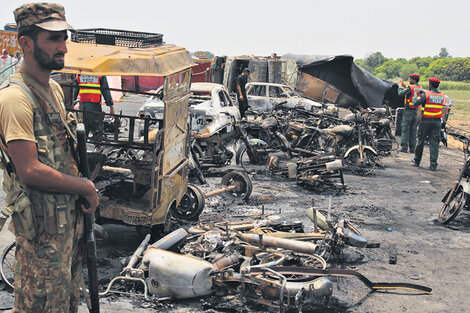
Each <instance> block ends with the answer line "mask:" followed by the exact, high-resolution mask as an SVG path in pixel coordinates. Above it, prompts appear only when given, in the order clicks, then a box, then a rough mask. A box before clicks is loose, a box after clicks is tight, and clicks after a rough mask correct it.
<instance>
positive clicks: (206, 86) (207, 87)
mask: <svg viewBox="0 0 470 313" xmlns="http://www.w3.org/2000/svg"><path fill="white" fill-rule="evenodd" d="M214 88H222V89H225V86H224V85H221V84H217V83H191V91H200V92H212V90H213V89H214Z"/></svg>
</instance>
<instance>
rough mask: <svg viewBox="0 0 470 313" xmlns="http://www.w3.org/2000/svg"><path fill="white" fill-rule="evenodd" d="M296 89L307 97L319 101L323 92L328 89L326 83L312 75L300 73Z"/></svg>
mask: <svg viewBox="0 0 470 313" xmlns="http://www.w3.org/2000/svg"><path fill="white" fill-rule="evenodd" d="M297 89H298V90H299V91H301V92H302V93H303V94H304V95H306V96H307V97H310V98H312V99H315V100H317V101H321V100H322V98H323V93H324V92H325V90H327V89H328V84H327V83H326V82H324V81H322V80H321V79H318V78H316V77H313V76H312V75H309V74H306V73H301V75H300V78H299V81H298V83H297Z"/></svg>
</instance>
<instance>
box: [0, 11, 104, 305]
mask: <svg viewBox="0 0 470 313" xmlns="http://www.w3.org/2000/svg"><path fill="white" fill-rule="evenodd" d="M14 15H15V20H16V23H17V25H18V41H19V43H20V45H21V47H22V49H23V51H24V62H23V65H22V66H21V67H20V69H19V70H18V72H16V73H15V74H14V75H12V76H11V77H10V78H9V79H8V80H7V81H6V82H5V83H4V84H2V86H0V148H1V156H2V167H3V169H4V175H3V178H4V180H3V189H4V190H5V192H6V193H7V196H6V203H7V206H8V208H9V210H5V211H4V212H7V211H11V212H13V213H12V215H11V217H12V224H11V225H12V228H13V229H12V231H13V232H14V233H15V236H16V264H15V304H14V306H15V307H14V309H13V312H50V313H52V312H54V313H55V312H77V311H78V304H79V283H80V280H81V279H82V277H81V258H80V253H79V251H80V240H81V237H82V233H83V214H82V211H83V212H86V213H94V211H95V209H96V207H97V205H98V195H97V193H96V189H95V186H94V184H93V183H92V182H91V181H89V180H87V179H84V178H80V177H78V170H77V163H76V161H75V158H74V155H73V154H72V151H74V145H75V143H76V139H75V132H74V127H73V125H74V123H73V122H74V119H73V116H70V115H67V114H66V111H65V107H64V103H63V101H64V96H63V92H62V89H61V88H60V86H59V85H58V84H57V83H55V82H54V81H53V80H51V79H50V74H51V71H52V70H59V69H61V68H63V67H64V56H65V54H66V53H67V47H66V44H65V41H66V39H67V30H71V29H72V28H71V26H70V25H69V24H68V23H67V22H66V20H65V15H64V8H63V7H62V6H61V5H58V4H48V3H32V4H25V5H23V6H21V7H19V8H17V9H16V10H15V11H14ZM78 196H83V197H84V198H85V199H86V200H87V201H88V203H89V208H88V209H87V208H85V207H84V206H81V207H77V208H76V207H75V202H76V200H77V198H78Z"/></svg>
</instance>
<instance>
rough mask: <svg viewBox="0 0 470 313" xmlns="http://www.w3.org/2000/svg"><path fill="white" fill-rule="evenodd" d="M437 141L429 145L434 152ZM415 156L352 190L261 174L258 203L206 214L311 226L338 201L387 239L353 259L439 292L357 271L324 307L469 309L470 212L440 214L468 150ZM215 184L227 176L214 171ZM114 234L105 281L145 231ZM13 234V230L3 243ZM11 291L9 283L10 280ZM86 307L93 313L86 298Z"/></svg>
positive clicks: (235, 306) (177, 308)
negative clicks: (434, 163)
mask: <svg viewBox="0 0 470 313" xmlns="http://www.w3.org/2000/svg"><path fill="white" fill-rule="evenodd" d="M427 151H428V148H427V147H426V148H425V152H427ZM411 157H412V155H411V154H403V153H400V154H397V155H395V154H394V155H391V156H389V157H387V158H384V159H383V162H384V168H383V169H379V170H377V171H376V173H375V175H373V176H371V177H367V178H364V177H358V176H352V175H346V176H345V181H346V185H347V190H346V191H345V192H343V191H340V190H325V191H322V192H318V191H311V190H307V189H304V188H301V187H299V186H297V185H296V184H295V182H289V181H272V180H270V179H269V178H268V177H264V176H261V177H255V178H254V188H253V195H252V197H251V199H250V201H249V202H248V203H233V202H231V201H227V200H222V199H221V198H219V197H215V198H211V199H208V200H207V204H206V209H205V212H211V211H219V212H223V213H224V214H225V213H226V215H227V216H229V215H230V214H231V213H237V214H240V213H242V212H246V213H249V212H251V213H253V212H257V210H259V207H260V204H261V203H264V204H265V207H266V212H267V213H275V212H279V209H281V211H282V217H283V219H284V220H287V221H292V220H299V219H300V220H301V221H302V222H303V224H304V226H305V228H306V231H311V230H312V228H313V225H312V223H311V222H310V220H308V218H307V217H306V215H305V210H306V209H307V208H308V207H309V206H310V204H311V200H312V198H314V199H315V201H316V203H317V205H318V206H326V205H327V201H328V196H329V195H330V194H331V195H332V199H333V207H334V208H335V209H334V212H335V213H336V214H344V215H346V216H347V217H350V218H353V219H354V220H357V221H362V222H360V223H356V225H357V227H358V228H359V230H360V231H361V232H362V234H363V235H364V236H365V237H366V238H367V239H368V240H369V241H374V242H379V243H380V244H381V245H380V248H377V249H357V248H351V247H348V248H346V249H345V256H346V263H345V265H346V266H347V267H351V268H355V269H357V270H358V271H359V272H360V273H362V274H363V275H365V276H366V277H367V278H369V279H370V280H371V281H373V282H409V283H415V284H420V285H425V286H428V287H431V288H433V293H432V294H431V295H416V294H413V293H409V292H403V291H396V292H375V293H370V292H369V290H368V289H367V288H366V287H365V286H364V285H363V284H362V283H361V282H360V281H358V280H356V279H353V278H348V279H341V280H340V281H339V282H335V289H334V292H333V297H332V299H331V301H330V304H329V305H328V306H327V307H323V308H321V309H320V310H319V312H320V311H321V312H467V311H468V308H469V307H470V298H469V297H468V290H470V271H469V270H468V268H470V264H469V263H470V249H469V247H470V237H469V232H470V223H469V222H470V215H468V214H465V213H461V214H460V215H459V216H458V217H457V219H456V221H455V222H453V223H451V224H450V226H448V227H444V226H441V225H439V224H437V222H436V219H437V214H438V211H439V209H440V207H441V202H440V200H441V198H442V197H443V194H444V192H445V191H446V190H447V189H448V188H449V187H450V186H451V185H452V183H453V181H454V180H455V178H456V176H457V174H458V171H459V169H460V166H461V164H462V162H463V153H462V152H461V151H457V150H455V149H449V148H445V147H441V154H440V157H439V168H438V171H436V172H431V171H429V170H428V169H427V167H428V166H429V161H428V159H429V155H428V154H425V155H424V156H423V161H422V167H421V168H414V167H412V166H411V163H410V159H411ZM209 181H210V186H202V189H203V190H204V191H209V190H211V189H214V188H215V187H216V186H217V185H218V183H219V181H220V179H219V178H210V179H209ZM104 227H105V229H106V230H107V231H108V233H109V238H108V239H107V240H106V241H104V242H103V241H101V242H99V245H98V249H99V263H98V267H99V272H100V283H101V285H102V287H103V286H104V285H105V283H106V282H107V281H109V279H110V278H111V277H113V276H116V275H118V273H119V269H120V268H119V266H120V265H119V257H122V256H127V255H130V254H132V252H133V250H134V249H135V248H136V247H137V246H138V244H139V242H140V237H139V236H138V235H137V233H136V232H135V231H134V229H133V228H131V227H127V226H116V225H105V226H104ZM7 240H8V238H7V234H6V232H5V231H2V233H0V242H1V243H2V244H4V242H6V241H7ZM392 244H394V245H396V247H397V253H398V254H397V264H395V265H392V264H389V252H388V248H389V246H390V245H392ZM0 289H1V286H0ZM11 297H12V296H11V294H10V293H8V292H6V291H0V298H1V300H0V309H1V308H2V306H3V307H4V308H6V307H8V303H11ZM101 304H102V312H116V311H121V312H155V310H159V311H166V312H202V311H205V310H208V309H211V310H213V311H216V312H219V311H230V312H248V311H257V310H259V311H263V310H264V309H263V308H261V309H260V308H259V307H257V308H253V307H246V306H240V302H238V301H237V299H233V298H224V299H219V298H217V297H214V298H208V299H206V300H201V299H194V300H189V301H188V300H187V301H175V302H171V303H169V304H167V303H163V304H147V303H145V302H143V301H141V300H140V299H139V298H132V297H131V298H124V297H117V296H112V297H107V298H104V299H102V300H101ZM80 312H83V313H84V312H87V309H86V306H85V305H82V306H81V308H80Z"/></svg>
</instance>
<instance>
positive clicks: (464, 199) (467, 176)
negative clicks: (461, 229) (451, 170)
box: [439, 133, 470, 224]
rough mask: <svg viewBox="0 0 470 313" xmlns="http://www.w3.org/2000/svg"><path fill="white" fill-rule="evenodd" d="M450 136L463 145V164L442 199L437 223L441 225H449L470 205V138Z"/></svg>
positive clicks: (458, 135)
mask: <svg viewBox="0 0 470 313" xmlns="http://www.w3.org/2000/svg"><path fill="white" fill-rule="evenodd" d="M450 134H451V135H452V136H454V137H455V138H457V139H458V140H459V141H461V142H462V143H463V144H464V154H465V162H464V164H463V167H462V170H461V171H460V175H459V178H458V179H457V182H456V183H455V185H454V186H453V187H452V189H450V190H449V191H448V192H447V194H446V195H445V197H444V198H443V199H442V202H444V205H443V206H442V209H441V211H440V213H439V222H441V223H442V224H448V223H450V222H451V221H452V220H453V219H454V218H455V217H456V216H457V214H459V212H460V211H461V210H462V209H463V208H467V209H468V208H469V204H470V201H469V200H468V199H470V155H469V154H470V150H469V144H470V137H468V136H465V135H462V134H458V133H450Z"/></svg>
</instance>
